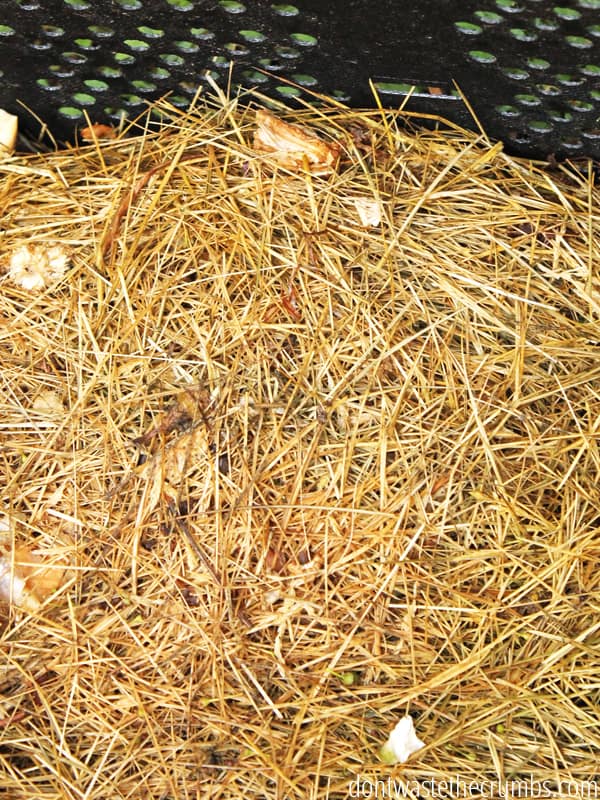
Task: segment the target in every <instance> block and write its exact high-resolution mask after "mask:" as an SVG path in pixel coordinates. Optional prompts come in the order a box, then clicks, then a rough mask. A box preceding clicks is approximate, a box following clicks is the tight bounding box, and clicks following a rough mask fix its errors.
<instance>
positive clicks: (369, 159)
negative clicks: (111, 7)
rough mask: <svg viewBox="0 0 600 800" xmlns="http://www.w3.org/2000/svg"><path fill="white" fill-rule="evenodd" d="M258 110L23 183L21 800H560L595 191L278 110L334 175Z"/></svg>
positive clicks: (11, 266)
mask: <svg viewBox="0 0 600 800" xmlns="http://www.w3.org/2000/svg"><path fill="white" fill-rule="evenodd" d="M257 107H258V100H257V99H256V98H255V97H253V96H252V95H246V96H244V97H243V98H237V99H236V98H234V99H231V98H225V97H222V96H221V97H219V96H214V97H210V98H206V99H203V98H199V99H198V101H197V102H196V104H195V106H194V107H193V108H192V109H189V110H187V111H181V110H177V109H176V108H174V107H172V106H170V105H169V104H168V102H167V101H161V102H160V103H158V104H156V105H155V106H153V107H152V108H151V109H150V110H149V112H148V115H147V116H146V117H144V118H142V119H140V120H138V121H137V122H136V123H135V124H134V125H132V126H131V127H129V128H127V129H126V130H123V131H120V132H114V133H115V134H116V135H115V138H109V139H105V138H102V137H103V136H104V135H105V134H106V133H107V132H106V131H104V130H102V129H100V128H98V127H93V126H92V127H91V128H90V130H89V131H88V138H89V142H88V143H87V144H85V145H82V146H77V147H75V146H73V147H71V148H70V149H61V150H58V151H56V152H52V153H49V154H30V155H14V156H12V157H10V158H8V159H6V160H4V161H3V162H1V163H0V173H1V183H0V185H1V187H2V220H3V226H2V227H3V231H2V273H3V274H2V277H1V278H0V281H1V287H0V320H1V327H0V359H1V361H0V363H1V367H0V378H1V381H2V396H1V401H0V402H1V411H0V426H1V427H0V431H1V439H0V455H1V459H2V466H1V472H0V475H1V478H0V485H1V488H2V504H3V505H2V509H1V513H0V528H1V531H0V533H1V537H2V538H1V540H0V557H1V558H0V562H1V569H0V589H1V590H2V592H3V597H4V606H3V615H2V628H1V638H0V654H1V658H0V667H1V671H0V788H2V789H3V790H4V792H5V793H6V794H7V796H9V797H11V798H16V799H18V798H27V799H28V800H31V798H39V800H50V799H51V798H52V800H54V799H55V798H56V799H58V798H61V799H62V798H68V799H69V800H84V798H85V800H105V799H108V798H111V800H116V799H117V798H128V799H129V798H160V799H161V800H183V799H184V798H201V797H202V798H203V797H211V798H219V797H222V798H228V799H230V798H240V799H241V798H245V800H247V798H261V800H264V798H268V799H271V798H272V800H275V798H289V799H290V800H292V799H295V798H298V800H300V799H302V800H303V799H304V798H317V797H333V798H346V797H349V796H357V792H358V791H359V790H360V791H362V792H363V795H364V796H367V795H366V792H367V789H368V786H369V785H371V784H369V781H372V782H373V783H374V782H375V781H377V780H379V781H388V779H390V780H394V781H404V782H406V783H409V782H411V781H413V782H415V781H422V782H425V781H430V782H431V781H438V782H441V781H449V780H451V779H454V780H456V779H457V777H458V778H459V779H460V780H463V781H465V783H469V782H470V781H473V782H480V783H481V784H482V785H483V782H484V781H488V782H492V781H496V782H497V781H499V780H500V781H532V782H534V783H532V786H533V785H535V782H539V784H540V786H541V785H545V786H546V787H549V790H551V791H552V792H555V793H556V795H557V796H559V795H560V793H561V792H563V796H564V792H565V791H566V790H565V788H564V787H565V785H567V783H566V782H571V783H569V784H568V785H569V786H574V785H575V783H574V782H576V781H588V782H592V781H594V780H595V776H596V774H597V770H598V748H599V747H600V723H599V720H598V706H599V703H600V689H599V684H598V674H599V672H600V652H599V649H598V642H599V638H600V616H599V613H598V611H599V607H600V571H599V570H598V568H597V567H598V555H599V552H600V543H599V541H598V537H597V532H596V531H597V528H598V524H599V519H600V511H599V508H600V492H599V489H598V468H599V463H600V455H599V450H598V438H599V434H600V413H599V412H600V358H599V354H600V329H599V325H598V320H599V317H600V305H599V297H600V295H599V289H600V280H599V276H598V264H599V263H600V253H599V245H598V242H599V241H600V216H599V210H598V190H597V188H596V186H595V182H594V180H595V179H594V174H593V170H592V168H591V165H585V164H583V165H579V166H577V165H573V164H568V163H567V164H562V165H557V164H542V163H532V162H527V161H519V160H515V159H512V158H510V157H508V156H507V155H505V154H504V152H503V150H502V147H501V145H500V144H495V145H494V144H492V143H490V142H489V141H488V140H487V139H486V137H485V135H483V134H481V135H478V134H474V133H470V132H466V131H464V130H460V129H457V128H454V127H452V126H451V125H449V124H444V123H443V122H442V121H439V122H438V123H437V124H434V125H431V120H430V121H429V122H430V127H429V128H428V129H426V128H424V127H420V121H419V119H412V118H411V116H410V115H409V114H406V113H400V112H392V111H385V110H383V109H374V110H369V111H351V110H348V109H346V108H343V107H341V106H335V105H323V106H321V107H318V106H315V107H312V108H307V109H304V110H301V111H291V110H286V109H284V108H273V109H272V111H273V113H274V115H275V118H276V119H277V120H283V121H284V122H285V121H287V122H288V123H292V124H293V125H300V126H302V128H303V129H305V130H306V131H308V132H309V133H307V134H306V136H307V141H308V140H310V141H311V142H312V143H313V144H315V145H316V140H315V137H318V140H319V141H320V142H321V145H320V146H321V147H323V148H324V150H323V154H322V155H319V153H318V152H317V154H316V155H314V153H312V152H310V153H308V152H304V151H302V149H301V148H300V149H299V151H298V153H295V154H294V153H293V154H292V156H289V155H287V156H286V154H285V153H284V152H283V151H282V152H278V146H279V145H278V144H277V142H275V144H274V145H273V146H272V147H271V150H270V149H269V146H268V144H267V145H265V143H264V141H262V143H261V141H260V138H259V137H257V136H256V130H257V125H258V124H259V122H257V114H256V110H257ZM260 116H261V115H260V114H259V118H260ZM269 119H271V122H272V118H271V117H269ZM151 123H152V124H151ZM289 130H292V129H288V131H289ZM293 130H295V129H293ZM111 135H112V132H111ZM293 138H294V137H293V135H292V139H293ZM300 138H301V137H300ZM280 144H281V143H280ZM292 149H293V148H292ZM317 150H318V147H317ZM405 714H410V715H411V716H412V719H413V721H414V724H415V729H416V732H417V735H418V737H419V738H420V739H421V740H422V741H423V742H424V743H425V746H424V747H422V748H421V749H419V750H418V751H417V752H414V753H413V754H412V755H411V756H410V757H409V758H408V760H407V761H406V762H405V763H402V764H390V763H386V760H385V759H383V760H382V758H381V748H382V746H383V745H384V743H385V742H386V740H387V737H388V735H389V733H390V731H391V729H392V728H393V727H394V726H395V724H396V723H397V722H398V720H399V719H400V718H401V717H403V716H404V715H405ZM357 781H360V782H362V783H357ZM543 782H545V784H543ZM388 785H389V784H388ZM413 785H414V786H416V785H417V784H413ZM588 785H592V784H591V783H588ZM561 786H562V788H561ZM490 795H491V792H490V791H489V790H488V795H487V796H490ZM373 796H374V795H373ZM379 796H382V795H381V794H380V795H379ZM438 796H439V795H438ZM461 796H462V795H461ZM484 796H485V795H484Z"/></svg>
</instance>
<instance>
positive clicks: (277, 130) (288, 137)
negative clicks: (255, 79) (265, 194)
mask: <svg viewBox="0 0 600 800" xmlns="http://www.w3.org/2000/svg"><path fill="white" fill-rule="evenodd" d="M256 122H257V128H256V131H255V133H254V149H255V150H257V151H258V152H259V153H267V154H269V155H270V156H271V157H272V158H273V159H274V160H275V161H276V162H277V163H278V164H280V165H281V166H282V167H287V168H288V169H309V170H310V172H313V173H315V174H327V173H329V172H333V170H334V169H335V168H336V165H337V162H338V159H339V156H340V146H339V144H338V143H337V142H327V141H325V140H324V139H321V138H320V137H318V136H317V135H316V134H314V133H312V131H309V130H307V129H306V128H302V127H300V126H299V125H291V124H290V123H289V122H285V121H284V120H282V119H279V117H276V116H275V115H274V114H271V112H270V111H266V110H265V109H259V110H258V111H257V112H256Z"/></svg>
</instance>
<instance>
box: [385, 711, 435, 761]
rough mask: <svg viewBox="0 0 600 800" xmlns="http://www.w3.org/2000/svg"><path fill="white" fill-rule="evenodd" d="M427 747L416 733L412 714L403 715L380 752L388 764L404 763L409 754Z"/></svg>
mask: <svg viewBox="0 0 600 800" xmlns="http://www.w3.org/2000/svg"><path fill="white" fill-rule="evenodd" d="M422 747H425V742H422V741H421V740H420V739H419V737H418V736H417V734H416V733H415V725H414V722H413V720H412V717H411V716H410V714H407V715H406V716H405V717H402V719H401V720H400V722H399V723H398V724H397V725H396V727H395V728H394V730H393V731H392V732H391V733H390V736H389V738H388V740H387V742H386V743H385V744H384V745H383V747H382V748H381V750H380V751H379V754H380V756H381V758H382V760H383V761H385V763H386V764H398V763H400V764H404V762H405V761H407V760H408V758H409V756H411V755H412V754H413V753H416V752H417V750H420V749H421V748H422Z"/></svg>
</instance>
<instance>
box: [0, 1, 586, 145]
mask: <svg viewBox="0 0 600 800" xmlns="http://www.w3.org/2000/svg"><path fill="white" fill-rule="evenodd" d="M0 11H1V14H0V70H1V83H0V86H1V89H0V105H1V106H2V107H3V108H5V109H6V110H8V111H11V112H13V113H18V115H19V117H20V120H21V125H22V127H23V129H24V130H26V131H28V132H30V134H31V135H33V136H34V137H35V136H37V135H38V134H39V131H40V123H39V122H38V121H36V119H35V117H36V116H37V117H38V118H39V120H41V121H43V123H45V124H46V125H47V127H48V129H49V130H50V131H51V132H52V134H53V135H54V137H55V138H56V139H58V140H68V139H72V138H73V136H74V133H75V131H76V129H77V127H78V126H79V125H82V124H85V120H86V118H87V119H90V120H91V121H93V122H109V123H113V124H114V123H115V121H119V120H121V119H122V118H123V117H128V118H132V117H135V116H137V115H138V114H139V113H140V112H141V111H142V110H143V108H144V106H145V105H146V104H147V102H148V101H149V100H153V99H156V98H158V97H160V96H163V95H165V94H166V93H170V100H171V102H172V103H174V104H176V105H181V106H185V105H187V104H189V102H190V100H191V98H192V97H193V96H194V95H195V93H196V91H197V90H198V87H199V86H202V85H203V84H206V85H207V86H208V83H209V76H210V78H212V79H213V80H214V81H216V82H217V83H218V84H219V85H220V86H222V87H223V88H224V89H227V87H228V86H229V87H230V89H231V90H232V91H239V89H240V88H242V89H246V88H251V87H255V88H258V89H259V90H260V91H261V92H263V93H264V94H266V95H269V96H273V97H277V98H279V99H282V100H285V101H286V102H287V103H288V104H292V105H293V104H294V103H295V102H297V99H298V98H299V97H304V98H306V99H310V92H311V91H314V92H319V93H322V94H325V95H328V96H332V97H335V98H337V99H339V100H341V101H343V102H344V103H346V104H348V105H350V106H353V107H372V106H374V105H375V93H377V95H378V96H379V99H380V101H381V103H382V104H383V105H384V106H388V107H399V106H400V105H401V104H402V103H404V102H405V100H406V94H407V92H410V91H412V96H411V98H410V100H409V102H408V104H407V106H406V107H407V108H408V109H409V110H411V111H416V112H424V113H427V114H435V115H440V116H442V117H446V118H447V119H450V120H452V121H453V122H457V123H459V124H461V125H463V126H466V127H470V128H474V127H476V125H475V122H474V120H473V117H472V116H471V114H470V112H469V109H468V108H467V106H466V104H465V103H464V102H463V100H462V99H461V97H460V92H462V93H463V94H464V96H465V97H466V98H467V99H468V102H469V104H470V105H471V107H472V109H473V111H474V113H475V115H476V117H477V119H478V120H479V123H480V124H481V125H482V126H483V128H484V130H485V131H486V133H487V134H488V136H489V137H490V138H491V139H494V140H498V139H499V140H502V141H503V142H504V143H505V147H506V149H507V150H508V151H509V152H512V153H514V154H517V155H524V156H531V157H535V158H547V157H549V156H556V157H565V156H566V157H571V158H579V157H592V158H598V157H599V156H600V116H599V115H600V52H599V49H600V0H557V2H549V1H548V0H418V2H411V3H408V2H403V1H402V0H343V2H324V3H323V2H317V1H316V0H294V3H293V4H291V3H281V2H264V1H263V0H255V1H254V2H251V0H243V1H242V0H110V1H107V0H45V1H44V0H10V1H9V2H7V0H0ZM457 87H458V88H459V89H460V92H459V91H458V89H457Z"/></svg>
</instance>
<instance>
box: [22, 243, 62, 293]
mask: <svg viewBox="0 0 600 800" xmlns="http://www.w3.org/2000/svg"><path fill="white" fill-rule="evenodd" d="M69 259H70V253H69V251H68V249H67V248H66V247H65V246H64V245H62V244H57V245H29V244H25V245H21V246H20V247H17V249H16V250H15V251H14V252H13V253H12V255H11V256H10V262H9V267H8V275H9V277H10V279H11V280H12V281H14V282H15V283H16V284H17V286H21V287H22V288H23V289H29V290H31V291H41V290H42V289H44V288H45V287H46V286H48V285H49V284H51V283H55V282H56V281H58V280H60V279H61V278H62V276H63V275H64V274H65V271H66V269H67V266H68V264H69Z"/></svg>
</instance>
